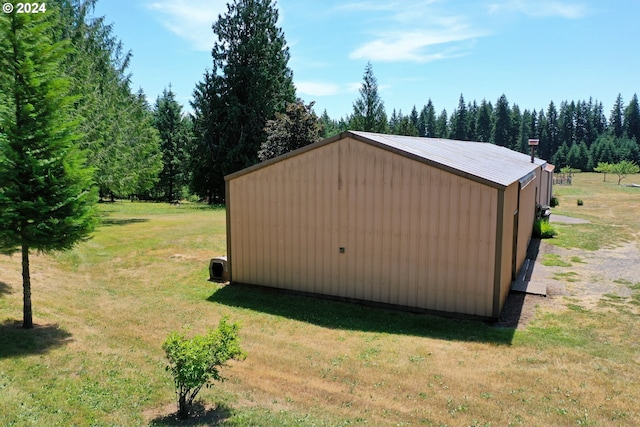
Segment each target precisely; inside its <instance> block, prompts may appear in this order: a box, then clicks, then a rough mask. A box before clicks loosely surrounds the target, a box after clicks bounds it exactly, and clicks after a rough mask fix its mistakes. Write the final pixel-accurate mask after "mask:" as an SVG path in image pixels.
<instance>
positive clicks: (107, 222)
mask: <svg viewBox="0 0 640 427" xmlns="http://www.w3.org/2000/svg"><path fill="white" fill-rule="evenodd" d="M148 221H149V220H148V219H146V218H103V219H102V220H101V221H100V225H101V226H104V227H110V226H113V225H127V224H137V223H139V222H148Z"/></svg>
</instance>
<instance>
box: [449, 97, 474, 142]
mask: <svg viewBox="0 0 640 427" xmlns="http://www.w3.org/2000/svg"><path fill="white" fill-rule="evenodd" d="M449 137H450V138H452V139H457V140H459V141H468V140H469V118H468V116H467V106H466V104H465V102H464V97H463V96H462V94H460V99H459V100H458V108H456V109H455V110H453V113H452V114H451V120H450V134H449Z"/></svg>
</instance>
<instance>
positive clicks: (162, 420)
mask: <svg viewBox="0 0 640 427" xmlns="http://www.w3.org/2000/svg"><path fill="white" fill-rule="evenodd" d="M229 417H231V410H230V409H229V408H228V407H227V406H225V405H218V406H216V407H214V408H209V407H205V406H204V405H203V404H202V403H201V402H195V403H194V404H193V408H192V410H191V416H190V417H189V418H187V419H186V420H181V419H180V418H178V416H177V413H173V414H169V415H164V416H159V417H157V418H154V419H153V420H151V421H150V422H149V426H150V427H161V426H217V425H220V424H221V423H222V422H224V421H225V420H226V419H228V418H229Z"/></svg>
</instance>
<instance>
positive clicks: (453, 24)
mask: <svg viewBox="0 0 640 427" xmlns="http://www.w3.org/2000/svg"><path fill="white" fill-rule="evenodd" d="M336 11H342V12H344V13H348V12H354V13H355V12H360V13H364V12H367V13H368V15H369V19H368V22H367V25H366V26H364V27H361V33H362V34H364V35H365V37H367V38H368V39H369V40H366V41H364V42H363V43H361V44H360V45H359V46H357V47H356V48H355V49H353V50H352V51H351V53H350V54H349V57H350V58H351V59H367V60H372V61H398V62H402V61H404V62H431V61H438V60H442V59H446V58H451V57H456V56H460V55H464V54H465V50H466V49H467V48H468V44H465V43H463V42H465V41H468V40H471V39H475V38H477V37H481V36H484V35H486V32H485V31H482V30H481V29H480V28H478V27H476V26H474V25H472V24H471V21H470V19H469V18H468V17H467V16H465V15H461V14H460V13H459V11H460V7H459V6H457V5H456V4H451V3H447V2H443V1H436V0H403V1H401V2H400V1H393V0H389V1H387V2H369V1H362V2H354V3H346V4H344V5H342V6H340V8H337V9H336ZM453 11H455V13H454V12H453Z"/></svg>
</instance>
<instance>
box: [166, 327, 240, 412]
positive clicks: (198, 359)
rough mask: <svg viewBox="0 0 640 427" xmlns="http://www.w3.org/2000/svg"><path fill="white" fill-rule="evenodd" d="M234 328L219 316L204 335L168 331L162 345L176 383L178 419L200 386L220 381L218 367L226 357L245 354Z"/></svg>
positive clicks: (191, 401)
mask: <svg viewBox="0 0 640 427" xmlns="http://www.w3.org/2000/svg"><path fill="white" fill-rule="evenodd" d="M238 329H239V326H238V324H237V323H232V324H229V323H227V319H226V318H223V319H222V320H220V324H219V325H218V327H217V328H216V329H211V330H209V332H208V333H207V334H206V335H197V336H195V337H193V338H191V339H188V338H185V336H184V334H181V333H179V332H172V333H171V334H170V335H169V337H167V340H166V341H165V342H164V344H163V345H162V348H163V349H164V351H165V353H166V355H167V359H169V366H167V371H170V372H171V374H172V375H173V381H174V383H175V386H176V395H177V396H178V417H179V418H181V419H185V418H187V417H188V416H189V410H190V409H191V407H192V405H193V400H194V399H195V398H196V395H197V394H198V392H199V391H200V389H201V388H202V387H203V386H204V385H206V386H207V387H209V381H210V380H215V381H223V380H224V378H223V377H222V376H221V375H220V372H219V370H220V368H221V367H222V366H225V363H226V362H227V361H228V360H230V359H242V358H244V357H245V353H244V351H243V350H242V349H241V348H240V342H239V338H238Z"/></svg>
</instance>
